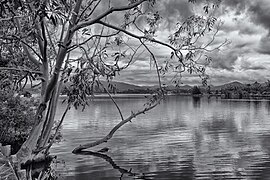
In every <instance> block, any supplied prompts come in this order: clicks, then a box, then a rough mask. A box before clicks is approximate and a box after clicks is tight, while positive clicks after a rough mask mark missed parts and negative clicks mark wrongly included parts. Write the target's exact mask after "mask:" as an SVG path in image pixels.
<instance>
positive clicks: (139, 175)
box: [76, 151, 148, 180]
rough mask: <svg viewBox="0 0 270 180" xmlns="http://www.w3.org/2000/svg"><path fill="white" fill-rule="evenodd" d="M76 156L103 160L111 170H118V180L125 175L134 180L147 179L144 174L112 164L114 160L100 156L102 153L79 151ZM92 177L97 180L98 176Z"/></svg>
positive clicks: (104, 155)
mask: <svg viewBox="0 0 270 180" xmlns="http://www.w3.org/2000/svg"><path fill="white" fill-rule="evenodd" d="M76 154H77V155H88V156H95V157H98V158H101V159H104V160H105V161H107V162H108V163H109V164H110V165H111V166H112V168H113V169H116V170H118V171H119V172H120V174H121V175H120V177H119V179H120V180H122V179H123V177H124V176H125V175H127V176H130V177H134V178H136V179H142V180H147V179H148V178H147V177H146V176H145V174H144V173H134V172H132V168H131V169H129V170H127V169H124V168H122V167H120V166H118V165H117V164H116V163H115V162H114V160H113V159H112V158H111V157H110V156H108V155H106V154H102V153H98V152H93V151H81V152H78V153H76ZM78 168H80V167H78ZM94 177H95V178H99V176H94ZM101 177H102V176H101ZM78 178H80V179H82V180H83V179H84V178H82V177H81V176H79V177H78ZM85 179H89V177H86V178H85Z"/></svg>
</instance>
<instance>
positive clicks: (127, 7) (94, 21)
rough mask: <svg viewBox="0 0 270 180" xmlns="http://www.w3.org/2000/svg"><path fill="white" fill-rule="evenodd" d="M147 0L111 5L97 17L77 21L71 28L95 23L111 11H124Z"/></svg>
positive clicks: (75, 28)
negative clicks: (126, 4) (117, 5)
mask: <svg viewBox="0 0 270 180" xmlns="http://www.w3.org/2000/svg"><path fill="white" fill-rule="evenodd" d="M145 1H147V0H140V1H138V2H136V3H133V4H130V5H128V6H122V7H112V8H110V9H108V10H107V11H106V12H104V13H103V14H101V15H99V16H98V17H96V18H95V19H92V20H89V21H86V22H81V23H79V24H78V25H77V26H75V27H74V28H73V29H72V30H73V31H76V30H78V29H81V28H84V27H86V26H90V25H92V24H94V23H96V22H97V21H99V20H101V19H103V18H104V17H106V16H108V15H109V14H111V13H113V12H117V11H125V10H129V9H132V8H134V7H136V6H138V5H140V4H142V3H143V2H145Z"/></svg>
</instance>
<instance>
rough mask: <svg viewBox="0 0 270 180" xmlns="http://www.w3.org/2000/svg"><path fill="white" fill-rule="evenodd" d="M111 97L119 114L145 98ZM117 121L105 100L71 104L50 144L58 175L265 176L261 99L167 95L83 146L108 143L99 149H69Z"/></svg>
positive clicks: (266, 109) (267, 147)
mask: <svg viewBox="0 0 270 180" xmlns="http://www.w3.org/2000/svg"><path fill="white" fill-rule="evenodd" d="M116 101H117V103H118V105H119V106H120V108H121V110H122V111H123V114H124V116H125V117H127V116H128V115H130V113H131V110H132V111H136V110H138V109H140V108H142V106H143V104H144V103H145V99H144V98H130V99H129V98H124V97H122V98H117V99H116ZM64 108H65V105H64V104H59V109H60V111H63V110H64ZM58 117H60V113H59V114H58ZM120 120H121V119H120V116H119V114H118V111H117V109H116V108H115V106H114V104H113V103H112V102H111V101H110V99H97V100H95V101H92V102H91V103H90V105H89V107H86V109H85V111H84V112H81V111H76V110H74V109H71V110H70V111H69V113H68V114H67V118H66V119H65V122H64V124H63V127H62V131H61V132H62V135H63V137H64V138H63V140H62V141H61V142H60V143H58V144H55V145H54V146H53V148H52V154H55V155H57V156H58V158H57V159H58V160H59V161H61V162H62V161H64V162H65V164H63V163H60V164H59V165H58V166H57V172H58V173H59V174H60V179H67V180H69V179H76V180H86V179H87V180H88V179H93V180H105V179H110V180H111V179H112V180H113V179H122V180H129V179H157V180H161V179H171V180H179V179H183V180H188V179H270V102H269V101H262V100H220V99H216V98H211V99H207V98H192V97H185V96H170V97H168V98H166V100H164V101H163V102H162V103H161V104H160V105H159V106H158V107H157V108H155V109H154V110H152V111H151V112H148V113H146V114H145V115H142V116H140V117H137V118H136V119H134V120H133V121H132V123H128V124H126V125H125V126H124V127H122V128H121V129H120V131H118V132H117V133H116V134H115V136H114V137H113V138H112V139H111V140H110V141H109V142H108V143H106V144H103V145H100V146H99V147H95V148H92V149H90V150H91V151H97V150H99V149H101V148H103V147H109V149H110V150H109V152H107V153H105V154H104V155H102V154H99V153H92V152H87V151H86V152H84V153H82V154H80V155H74V154H72V153H71V151H72V149H73V148H74V147H76V146H78V145H79V144H84V143H87V142H92V141H95V140H97V139H99V138H101V137H103V136H104V135H106V134H107V133H108V132H109V131H110V129H111V128H112V127H113V126H114V125H115V124H117V123H118V122H119V121H120Z"/></svg>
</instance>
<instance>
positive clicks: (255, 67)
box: [240, 60, 266, 71]
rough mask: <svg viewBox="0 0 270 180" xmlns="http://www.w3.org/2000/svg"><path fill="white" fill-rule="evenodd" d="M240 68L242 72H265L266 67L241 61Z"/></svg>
mask: <svg viewBox="0 0 270 180" xmlns="http://www.w3.org/2000/svg"><path fill="white" fill-rule="evenodd" d="M240 68H241V69H242V70H244V71H245V70H265V69H266V67H265V66H264V65H263V64H258V63H257V62H250V61H247V60H243V61H241V65H240Z"/></svg>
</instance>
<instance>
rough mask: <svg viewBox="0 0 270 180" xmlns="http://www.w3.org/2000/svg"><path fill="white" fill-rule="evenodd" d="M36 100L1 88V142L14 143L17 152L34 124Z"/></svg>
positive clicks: (14, 150)
mask: <svg viewBox="0 0 270 180" xmlns="http://www.w3.org/2000/svg"><path fill="white" fill-rule="evenodd" d="M36 104H37V103H36V102H35V101H34V99H33V98H21V97H20V96H18V95H17V96H15V95H14V93H13V92H7V91H3V90H0V142H1V143H2V144H10V145H12V153H15V152H16V151H17V150H18V149H19V147H20V146H21V144H22V143H23V142H24V141H25V140H26V138H27V136H28V134H29V132H30V130H31V127H33V125H34V115H35V108H36Z"/></svg>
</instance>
